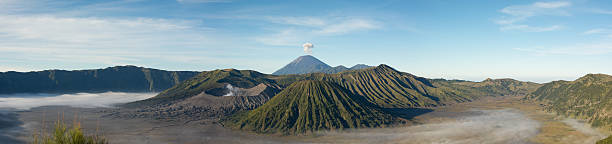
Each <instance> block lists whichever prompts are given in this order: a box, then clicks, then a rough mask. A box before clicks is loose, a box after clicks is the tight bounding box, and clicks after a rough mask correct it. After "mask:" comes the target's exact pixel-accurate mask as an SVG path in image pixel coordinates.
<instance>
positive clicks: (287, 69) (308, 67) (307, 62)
mask: <svg viewBox="0 0 612 144" xmlns="http://www.w3.org/2000/svg"><path fill="white" fill-rule="evenodd" d="M368 67H370V66H368V65H365V64H357V65H355V66H353V67H351V68H347V67H345V66H342V65H340V66H336V67H331V66H329V65H327V64H325V63H324V62H322V61H321V60H319V59H317V58H315V57H314V56H311V55H304V56H300V57H298V58H297V59H295V60H293V61H292V62H291V63H289V64H287V65H285V66H284V67H282V68H281V69H279V70H277V71H276V72H274V73H272V74H273V75H287V74H307V73H318V72H320V73H329V74H332V73H338V72H342V71H347V70H356V69H363V68H368Z"/></svg>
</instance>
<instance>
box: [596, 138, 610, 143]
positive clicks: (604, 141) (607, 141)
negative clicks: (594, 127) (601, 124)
mask: <svg viewBox="0 0 612 144" xmlns="http://www.w3.org/2000/svg"><path fill="white" fill-rule="evenodd" d="M595 144H612V136H608V137H607V138H605V139H602V140H599V141H597V142H596V143H595Z"/></svg>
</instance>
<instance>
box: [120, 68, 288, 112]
mask: <svg viewBox="0 0 612 144" xmlns="http://www.w3.org/2000/svg"><path fill="white" fill-rule="evenodd" d="M265 76H266V75H265V74H262V73H259V72H256V71H250V70H235V69H225V70H215V71H208V72H202V73H200V74H199V75H197V76H194V77H193V78H191V79H189V80H186V81H185V82H183V83H181V84H178V85H176V86H174V87H172V88H169V89H167V90H165V91H163V92H162V93H160V94H158V95H157V96H155V97H153V98H150V99H146V100H142V101H137V102H132V103H128V104H126V105H125V106H126V107H134V108H139V109H140V113H138V114H137V115H139V117H155V118H192V119H200V118H207V117H221V116H225V115H229V114H232V113H234V112H237V111H241V110H249V109H254V108H256V107H258V106H260V105H262V104H264V103H265V102H267V101H268V100H269V99H270V98H271V97H272V96H274V95H275V94H276V93H278V92H279V91H280V87H279V86H277V85H276V84H275V83H273V82H272V81H271V80H268V79H266V78H265Z"/></svg>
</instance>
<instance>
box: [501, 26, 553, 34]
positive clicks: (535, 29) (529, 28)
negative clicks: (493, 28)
mask: <svg viewBox="0 0 612 144" xmlns="http://www.w3.org/2000/svg"><path fill="white" fill-rule="evenodd" d="M562 28H563V26H560V25H552V26H548V27H535V26H529V25H505V26H502V27H501V28H500V30H502V31H509V30H519V31H524V32H546V31H555V30H559V29H562Z"/></svg>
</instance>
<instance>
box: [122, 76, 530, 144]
mask: <svg viewBox="0 0 612 144" xmlns="http://www.w3.org/2000/svg"><path fill="white" fill-rule="evenodd" d="M506 81H508V82H506ZM485 83H486V84H485ZM508 86H510V87H512V88H510V89H508V88H507V87H508ZM537 86H539V85H538V84H535V83H523V82H519V81H516V80H508V79H504V80H487V81H484V82H469V83H468V82H465V81H463V82H462V84H459V82H454V81H447V80H440V79H437V80H432V79H427V78H423V77H418V76H414V75H412V74H409V73H404V72H400V71H397V70H395V69H393V68H391V67H390V66H387V65H379V66H376V67H369V68H364V69H357V70H347V71H343V72H339V73H335V74H327V73H308V74H294V75H268V74H262V73H259V72H256V71H250V70H234V69H225V70H214V71H206V72H202V73H200V74H198V75H197V76H195V77H193V78H191V79H189V80H186V81H184V82H183V83H181V84H178V85H176V86H174V87H172V88H170V89H168V90H166V91H163V92H162V93H160V94H159V95H157V96H155V97H153V98H150V99H147V100H142V101H137V102H132V103H129V104H127V105H126V106H127V107H132V108H136V109H139V110H137V112H136V113H131V114H127V115H129V117H153V118H156V119H182V120H185V119H191V120H198V119H204V118H207V117H209V118H210V117H214V118H221V119H224V124H225V125H226V126H228V127H233V128H238V129H243V130H249V131H255V132H260V133H283V134H301V133H308V132H312V131H316V130H328V129H344V128H359V127H378V126H385V125H389V124H394V123H396V122H399V121H397V120H398V119H400V118H399V117H400V116H396V115H395V114H393V113H392V112H388V111H386V110H384V109H385V108H423V107H435V106H442V105H448V104H453V103H460V102H467V101H473V100H475V99H478V98H481V97H486V96H502V95H514V94H518V93H522V92H525V91H530V90H532V89H533V87H537ZM306 100H307V101H306ZM249 110H251V111H250V112H248V111H249ZM245 111H246V112H245ZM227 116H230V117H227ZM349 117H350V118H349ZM336 120H338V121H336Z"/></svg>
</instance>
